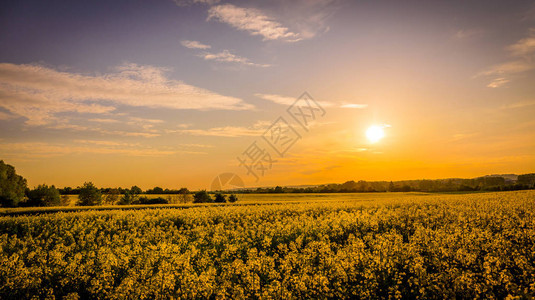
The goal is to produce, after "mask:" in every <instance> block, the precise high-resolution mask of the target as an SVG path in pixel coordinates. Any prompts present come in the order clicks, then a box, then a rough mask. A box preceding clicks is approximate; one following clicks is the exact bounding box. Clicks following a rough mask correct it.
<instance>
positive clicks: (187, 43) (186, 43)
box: [180, 40, 211, 49]
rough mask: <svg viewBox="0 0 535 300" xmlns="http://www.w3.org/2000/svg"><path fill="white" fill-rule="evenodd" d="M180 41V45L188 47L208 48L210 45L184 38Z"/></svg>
mask: <svg viewBox="0 0 535 300" xmlns="http://www.w3.org/2000/svg"><path fill="white" fill-rule="evenodd" d="M180 43H181V44H182V46H184V47H186V48H189V49H210V48H211V46H210V45H205V44H202V43H201V42H198V41H188V40H184V41H181V42H180Z"/></svg>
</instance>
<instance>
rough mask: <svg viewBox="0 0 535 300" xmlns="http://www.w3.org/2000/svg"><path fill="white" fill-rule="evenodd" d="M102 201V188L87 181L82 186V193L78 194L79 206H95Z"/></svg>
mask: <svg viewBox="0 0 535 300" xmlns="http://www.w3.org/2000/svg"><path fill="white" fill-rule="evenodd" d="M101 203H102V194H101V193H100V190H99V189H98V188H97V187H96V186H95V185H94V184H93V183H92V182H85V183H84V185H83V186H82V187H81V188H80V194H79V195H78V202H77V203H76V205H79V206H93V205H100V204H101Z"/></svg>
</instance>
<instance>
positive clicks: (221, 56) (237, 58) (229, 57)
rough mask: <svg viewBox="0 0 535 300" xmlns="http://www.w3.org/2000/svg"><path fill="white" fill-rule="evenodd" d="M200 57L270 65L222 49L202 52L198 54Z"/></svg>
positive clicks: (255, 65)
mask: <svg viewBox="0 0 535 300" xmlns="http://www.w3.org/2000/svg"><path fill="white" fill-rule="evenodd" d="M199 56H200V57H202V58H204V59H205V60H213V61H218V62H227V63H238V64H242V65H246V66H253V67H264V68H265V67H270V66H271V65H268V64H257V63H253V62H251V61H249V59H248V58H245V57H241V56H237V55H234V54H232V53H230V52H229V51H228V50H223V51H222V52H219V53H209V52H204V53H202V54H199Z"/></svg>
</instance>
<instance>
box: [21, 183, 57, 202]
mask: <svg viewBox="0 0 535 300" xmlns="http://www.w3.org/2000/svg"><path fill="white" fill-rule="evenodd" d="M27 196H28V202H27V205H29V206H59V205H61V198H60V195H59V191H58V190H57V189H56V187H55V186H53V185H52V186H48V185H46V184H41V185H39V186H37V187H36V188H34V189H33V190H30V191H28V194H27Z"/></svg>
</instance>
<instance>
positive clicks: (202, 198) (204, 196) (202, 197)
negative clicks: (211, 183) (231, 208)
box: [193, 190, 214, 203]
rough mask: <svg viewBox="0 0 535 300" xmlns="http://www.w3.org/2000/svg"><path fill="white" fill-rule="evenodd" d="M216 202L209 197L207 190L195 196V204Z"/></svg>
mask: <svg viewBox="0 0 535 300" xmlns="http://www.w3.org/2000/svg"><path fill="white" fill-rule="evenodd" d="M210 202H214V200H213V199H212V197H210V195H208V193H207V192H206V191H205V190H202V191H198V192H196V193H195V195H193V203H210Z"/></svg>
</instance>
